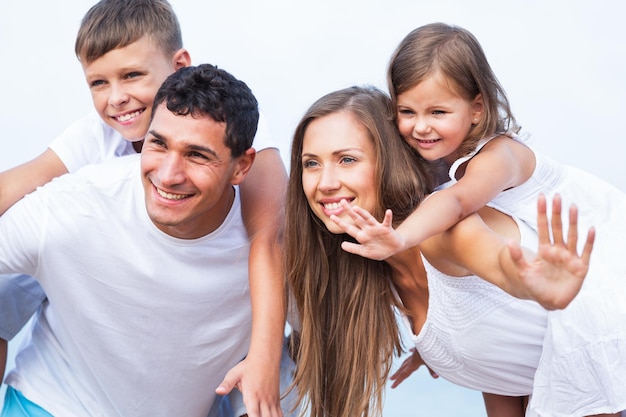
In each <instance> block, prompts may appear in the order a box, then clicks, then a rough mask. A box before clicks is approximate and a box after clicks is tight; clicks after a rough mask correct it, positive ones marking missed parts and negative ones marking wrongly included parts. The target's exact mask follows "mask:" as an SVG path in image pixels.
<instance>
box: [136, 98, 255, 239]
mask: <svg viewBox="0 0 626 417" xmlns="http://www.w3.org/2000/svg"><path fill="white" fill-rule="evenodd" d="M225 135H226V123H224V122H216V121H215V120H213V119H212V118H211V117H209V116H198V117H194V116H191V115H185V116H181V115H177V114H174V113H172V112H171V111H169V110H168V109H167V108H166V107H165V104H161V105H159V107H158V108H156V109H155V114H154V119H153V121H152V124H151V125H150V129H149V132H148V134H147V136H146V140H145V142H144V145H143V149H142V151H141V174H142V181H143V186H144V192H145V201H146V210H147V212H148V216H149V217H150V219H151V220H152V222H153V223H154V225H155V226H156V227H157V228H159V229H160V230H161V231H163V232H164V233H167V234H169V235H170V236H174V237H177V238H180V239H196V238H199V237H201V236H205V235H207V234H208V233H211V232H212V231H214V230H215V229H217V228H218V227H219V226H220V225H221V224H222V222H223V221H224V219H225V218H226V215H227V214H228V212H229V211H230V207H231V205H232V201H233V196H234V192H233V189H232V186H231V185H232V184H239V183H240V182H241V181H243V179H244V177H245V176H246V173H247V172H248V170H249V169H250V166H251V164H252V161H253V160H254V150H252V149H249V150H248V151H247V152H246V153H245V154H244V155H242V156H239V157H237V158H232V157H231V151H230V148H228V147H227V146H226V144H225V141H224V138H225Z"/></svg>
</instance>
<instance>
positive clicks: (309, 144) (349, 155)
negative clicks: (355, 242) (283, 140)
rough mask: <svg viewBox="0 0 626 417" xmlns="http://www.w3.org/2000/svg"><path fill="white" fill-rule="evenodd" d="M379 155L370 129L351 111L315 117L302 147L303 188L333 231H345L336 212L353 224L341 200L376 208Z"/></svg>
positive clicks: (367, 208)
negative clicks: (370, 134) (336, 219)
mask: <svg viewBox="0 0 626 417" xmlns="http://www.w3.org/2000/svg"><path fill="white" fill-rule="evenodd" d="M375 177H376V155H375V152H374V145H373V143H372V140H371V139H370V136H369V134H368V131H367V130H366V129H365V127H364V126H363V125H362V124H361V123H359V122H358V121H357V120H356V119H355V118H354V116H353V115H352V114H351V113H349V112H339V113H333V114H329V115H327V116H324V117H321V118H319V119H315V120H314V121H312V122H311V123H310V124H309V126H308V127H307V129H306V132H305V134H304V140H303V147H302V187H303V189H304V194H305V195H306V198H307V201H308V202H309V206H310V207H311V210H313V213H314V214H315V215H316V216H317V217H319V218H320V220H322V221H323V222H324V224H325V225H326V227H327V228H328V230H329V231H330V232H332V233H336V234H340V233H344V232H343V229H341V228H339V227H338V226H337V225H336V224H335V223H334V222H333V221H332V220H331V219H330V215H331V214H334V215H336V216H338V217H341V218H342V219H343V220H345V221H347V222H349V223H352V219H351V218H350V217H349V216H348V215H347V214H346V213H345V210H343V209H342V208H341V206H340V205H339V202H340V201H341V200H346V201H347V202H348V203H350V204H351V205H355V206H359V207H361V208H364V209H366V210H368V211H369V212H373V211H375V208H376V203H377V201H376V199H377V197H376V187H375V182H376V181H375Z"/></svg>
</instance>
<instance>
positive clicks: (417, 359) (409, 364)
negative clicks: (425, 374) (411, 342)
mask: <svg viewBox="0 0 626 417" xmlns="http://www.w3.org/2000/svg"><path fill="white" fill-rule="evenodd" d="M422 365H424V366H426V368H428V366H427V365H426V364H425V363H424V361H423V360H422V357H421V356H420V354H419V352H418V351H417V349H415V348H412V349H411V356H409V357H408V358H406V359H405V360H404V362H402V365H400V368H398V370H397V371H396V372H394V374H393V375H391V376H390V377H389V379H391V380H392V381H393V383H392V384H391V388H395V387H397V386H398V385H400V384H401V383H402V382H403V381H404V380H405V379H407V378H408V377H409V376H411V374H412V373H413V372H415V371H417V370H418V369H419V367H420V366H422ZM428 371H429V372H430V376H432V377H433V378H439V375H437V374H436V373H435V372H434V371H433V370H432V369H430V368H428Z"/></svg>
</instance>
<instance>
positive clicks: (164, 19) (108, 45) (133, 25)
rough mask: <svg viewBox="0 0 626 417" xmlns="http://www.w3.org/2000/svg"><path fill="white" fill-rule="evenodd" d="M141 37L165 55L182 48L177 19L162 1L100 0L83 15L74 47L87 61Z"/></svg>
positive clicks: (77, 53) (77, 54)
mask: <svg viewBox="0 0 626 417" xmlns="http://www.w3.org/2000/svg"><path fill="white" fill-rule="evenodd" d="M144 36H149V37H150V38H151V39H152V41H154V43H155V45H158V46H160V47H161V49H162V51H163V53H164V54H165V56H167V57H170V56H173V55H174V54H175V53H176V51H178V50H179V49H181V48H182V47H183V41H182V35H181V31H180V24H179V23H178V18H177V17H176V14H175V13H174V10H173V9H172V6H171V5H170V4H169V3H168V2H167V1H166V0H101V1H99V2H98V3H96V4H95V5H94V6H93V7H92V8H91V9H89V11H88V12H87V13H86V14H85V16H84V17H83V20H82V21H81V24H80V28H79V30H78V35H77V36H76V45H75V48H74V50H75V52H76V56H77V57H78V59H79V60H80V61H82V62H83V63H90V62H93V61H94V60H96V59H98V58H100V57H101V56H103V55H104V54H106V53H107V52H109V51H112V50H113V49H117V48H123V47H125V46H128V45H130V44H131V43H133V42H136V41H138V40H139V39H141V38H142V37H144Z"/></svg>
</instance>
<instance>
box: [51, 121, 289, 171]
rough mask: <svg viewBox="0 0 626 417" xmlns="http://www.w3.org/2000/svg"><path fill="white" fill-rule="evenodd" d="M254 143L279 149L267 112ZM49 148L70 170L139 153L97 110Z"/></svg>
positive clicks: (70, 128) (63, 134)
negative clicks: (267, 118)
mask: <svg viewBox="0 0 626 417" xmlns="http://www.w3.org/2000/svg"><path fill="white" fill-rule="evenodd" d="M252 146H253V147H254V148H255V149H256V151H257V152H259V151H262V150H263V149H268V148H278V146H277V144H276V142H275V140H274V139H273V138H272V135H271V132H270V129H269V126H268V123H267V120H266V118H265V116H264V115H263V113H261V114H260V117H259V124H258V128H257V133H256V136H255V137H254V142H253V144H252ZM49 148H50V149H52V150H53V151H54V153H56V154H57V156H58V157H59V159H61V161H62V162H63V163H64V164H65V167H66V168H67V170H68V171H69V172H75V171H77V170H78V169H80V168H82V167H84V166H85V165H89V164H95V163H100V162H103V161H107V160H109V159H112V158H115V157H119V156H124V155H132V154H134V153H136V152H135V150H134V148H133V144H132V142H130V141H128V140H126V139H124V138H123V137H122V135H120V133H119V132H118V131H116V130H115V129H113V128H112V127H110V126H109V125H107V124H106V123H104V121H102V119H101V118H100V116H99V115H98V114H97V113H96V112H95V111H92V112H90V113H89V114H87V115H86V116H85V117H83V118H82V119H79V120H77V121H76V122H74V123H73V124H72V125H70V126H69V127H68V128H67V129H65V130H64V131H63V132H62V133H61V134H60V135H59V136H57V138H56V139H55V140H54V141H53V142H52V143H51V144H50V145H49Z"/></svg>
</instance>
